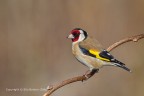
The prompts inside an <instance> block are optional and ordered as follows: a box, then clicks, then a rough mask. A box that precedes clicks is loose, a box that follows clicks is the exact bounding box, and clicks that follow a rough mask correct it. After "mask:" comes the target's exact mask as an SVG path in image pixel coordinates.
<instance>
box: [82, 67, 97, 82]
mask: <svg viewBox="0 0 144 96" xmlns="http://www.w3.org/2000/svg"><path fill="white" fill-rule="evenodd" d="M98 71H99V69H95V68H94V69H92V70H88V71H87V72H86V73H85V74H84V76H85V77H86V80H87V79H89V78H90V77H92V76H93V75H94V74H95V73H97V72H98Z"/></svg>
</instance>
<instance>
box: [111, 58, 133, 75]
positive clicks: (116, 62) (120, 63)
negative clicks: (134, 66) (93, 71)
mask: <svg viewBox="0 0 144 96" xmlns="http://www.w3.org/2000/svg"><path fill="white" fill-rule="evenodd" d="M113 62H114V63H115V65H116V66H117V67H120V68H123V69H125V70H126V71H129V72H131V70H130V69H129V68H127V67H126V66H125V64H124V63H122V62H120V61H118V60H116V59H114V61H113Z"/></svg>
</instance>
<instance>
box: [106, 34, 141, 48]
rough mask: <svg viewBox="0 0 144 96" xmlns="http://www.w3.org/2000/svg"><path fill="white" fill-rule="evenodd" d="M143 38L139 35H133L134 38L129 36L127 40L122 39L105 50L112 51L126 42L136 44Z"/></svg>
mask: <svg viewBox="0 0 144 96" xmlns="http://www.w3.org/2000/svg"><path fill="white" fill-rule="evenodd" d="M142 38H144V34H140V35H135V36H131V37H127V38H124V39H122V40H120V41H118V42H116V43H114V44H112V45H111V46H109V47H108V48H107V51H112V50H113V49H115V48H116V47H118V46H120V45H121V44H124V43H126V42H130V41H133V42H137V41H138V40H139V39H142Z"/></svg>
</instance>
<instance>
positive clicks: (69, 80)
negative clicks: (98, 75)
mask: <svg viewBox="0 0 144 96" xmlns="http://www.w3.org/2000/svg"><path fill="white" fill-rule="evenodd" d="M142 38H144V34H140V35H136V36H131V37H127V38H124V39H122V40H120V41H118V42H116V43H114V44H112V45H111V46H110V47H108V48H107V51H112V50H113V49H115V48H116V47H118V46H120V45H122V44H124V43H126V42H130V41H134V42H137V41H138V40H140V39H142ZM94 74H95V72H94V73H93V74H91V73H88V74H85V75H82V76H77V77H73V78H70V79H67V80H64V81H62V82H60V83H58V84H56V85H51V86H48V90H47V92H46V93H45V94H44V95H43V96H49V95H50V94H52V93H53V92H54V91H56V90H57V89H59V88H61V87H63V86H65V85H67V84H70V83H73V82H77V81H84V80H87V79H88V78H90V77H92V76H93V75H94ZM86 77H87V78H86Z"/></svg>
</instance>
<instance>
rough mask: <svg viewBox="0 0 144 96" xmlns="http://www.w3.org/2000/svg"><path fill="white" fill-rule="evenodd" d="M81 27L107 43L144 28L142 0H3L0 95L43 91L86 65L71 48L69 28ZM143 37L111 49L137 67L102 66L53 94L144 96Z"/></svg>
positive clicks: (37, 94) (0, 11)
mask: <svg viewBox="0 0 144 96" xmlns="http://www.w3.org/2000/svg"><path fill="white" fill-rule="evenodd" d="M75 27H81V28H83V29H84V30H86V31H88V32H89V35H91V36H93V37H94V38H97V39H98V40H99V41H100V42H101V43H102V44H103V45H104V48H107V47H108V46H109V45H111V44H113V43H114V42H116V41H118V40H120V39H122V38H125V37H127V36H132V35H136V34H141V33H144V0H0V46H1V47H0V95H1V96H41V95H42V94H43V93H44V92H45V91H23V92H20V91H16V92H14V91H12V92H10V91H7V90H6V89H13V88H46V87H47V86H48V85H49V84H53V83H57V82H59V81H62V80H65V79H68V78H71V77H74V76H77V75H81V74H83V73H84V72H85V71H86V70H87V68H86V67H85V66H83V65H82V64H80V63H79V62H77V61H76V59H75V58H74V57H73V55H72V53H71V41H70V40H67V39H66V36H67V35H68V34H69V32H70V31H71V30H72V29H73V28H75ZM143 50H144V39H142V40H140V41H139V42H138V43H127V44H124V45H122V46H120V47H118V48H117V49H115V50H114V51H112V52H111V53H112V54H113V55H114V56H115V57H116V58H117V59H119V60H120V61H122V62H125V63H126V64H127V66H128V67H129V68H130V69H131V70H132V71H133V72H132V73H128V72H126V71H124V70H122V69H120V68H116V67H104V68H103V69H101V70H100V72H99V73H98V74H96V75H95V76H93V77H92V78H90V79H89V80H88V81H86V82H83V83H82V82H77V83H73V84H70V85H68V86H65V87H63V88H61V89H60V90H58V91H56V92H55V93H54V94H53V96H144V69H143V68H144V51H143Z"/></svg>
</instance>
